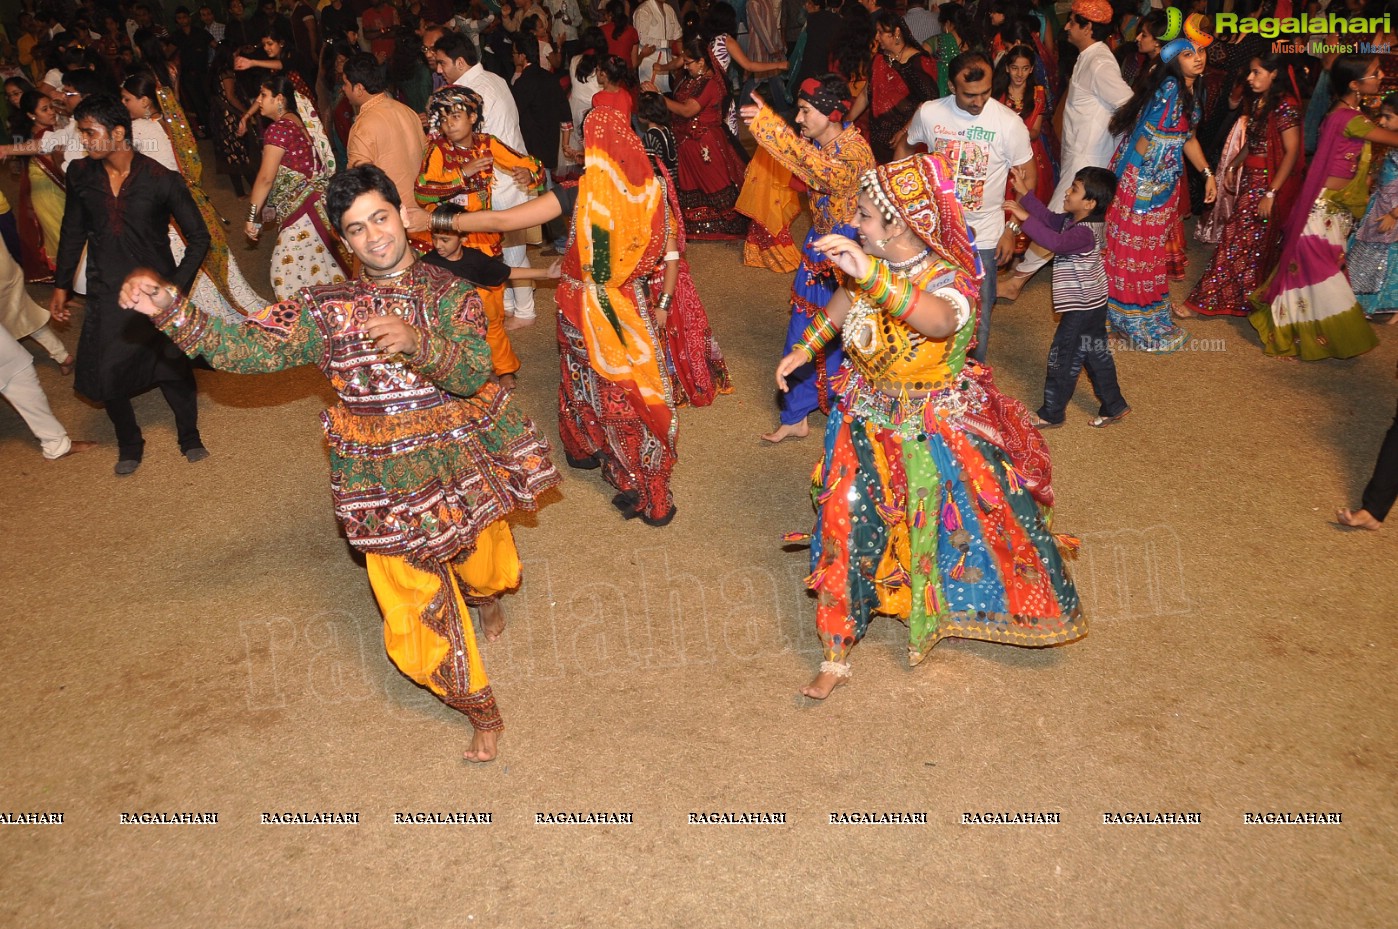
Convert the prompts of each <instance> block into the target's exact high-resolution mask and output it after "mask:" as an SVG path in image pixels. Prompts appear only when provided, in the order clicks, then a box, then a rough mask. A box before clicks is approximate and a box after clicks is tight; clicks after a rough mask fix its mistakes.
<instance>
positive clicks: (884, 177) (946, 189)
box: [860, 155, 984, 307]
mask: <svg viewBox="0 0 1398 929" xmlns="http://www.w3.org/2000/svg"><path fill="white" fill-rule="evenodd" d="M951 178H952V173H951V168H950V167H949V166H948V165H947V162H946V159H944V158H943V157H942V156H941V155H914V156H913V157H911V158H904V159H902V160H901V161H893V162H890V163H888V164H886V165H879V166H878V167H877V168H873V169H872V170H869V171H866V172H864V176H863V178H861V180H860V188H861V189H862V190H863V191H864V192H865V193H867V194H868V195H869V196H870V197H871V198H872V199H873V201H874V203H875V204H876V205H877V206H878V208H879V211H880V212H881V213H883V215H884V219H886V220H889V221H891V220H893V219H901V220H903V222H905V223H907V224H908V228H910V229H911V230H912V231H913V234H914V235H916V236H917V237H918V238H919V239H921V240H922V241H923V242H925V243H927V247H928V248H930V249H932V253H933V254H935V255H936V256H937V257H939V258H941V259H942V260H943V261H945V262H946V263H947V264H949V265H951V266H952V268H953V269H955V271H956V289H957V290H959V291H960V292H961V293H962V294H963V295H964V296H965V297H966V299H967V300H969V301H970V303H971V306H973V307H975V306H979V305H980V281H981V278H982V277H983V276H984V272H983V271H982V269H981V259H980V253H978V252H977V251H976V249H975V246H974V244H973V243H972V239H971V236H972V233H971V230H970V228H969V227H968V226H967V225H966V218H965V215H964V214H963V213H962V212H961V203H960V202H959V201H958V200H957V199H956V185H955V184H954V183H953V182H952V180H951Z"/></svg>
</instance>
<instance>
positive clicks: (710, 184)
mask: <svg viewBox="0 0 1398 929" xmlns="http://www.w3.org/2000/svg"><path fill="white" fill-rule="evenodd" d="M727 99H728V93H727V89H726V88H725V86H724V83H723V78H722V77H721V76H720V75H719V74H718V72H716V71H712V72H710V73H709V74H708V75H707V76H704V77H697V78H696V77H688V76H687V77H686V78H685V79H684V80H683V81H681V82H680V85H679V87H677V88H675V100H676V101H677V102H680V103H683V102H684V101H686V100H697V101H698V102H699V112H698V113H696V114H694V115H693V116H691V117H689V118H688V119H685V118H683V117H676V118H675V119H674V121H673V124H672V125H671V127H670V128H671V129H673V130H674V133H675V141H676V142H677V143H678V144H679V154H680V176H679V177H678V178H677V179H676V180H678V181H679V199H680V206H681V207H683V209H684V223H685V228H686V229H687V230H688V232H689V237H690V238H691V239H741V238H743V237H744V236H746V235H747V232H748V218H747V217H746V216H744V215H743V214H742V213H739V212H738V211H737V210H736V209H735V205H736V204H737V202H738V192H739V188H741V187H742V184H743V174H744V172H745V171H746V170H747V165H745V164H744V163H743V159H742V158H741V157H739V155H738V150H737V148H736V147H735V145H734V144H733V142H732V140H731V139H730V138H729V136H728V134H727V132H726V131H725V130H724V108H725V104H726V101H727Z"/></svg>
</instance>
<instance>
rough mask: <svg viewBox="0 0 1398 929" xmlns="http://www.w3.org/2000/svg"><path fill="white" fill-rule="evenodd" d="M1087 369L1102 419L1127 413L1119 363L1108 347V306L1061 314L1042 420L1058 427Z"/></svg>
mask: <svg viewBox="0 0 1398 929" xmlns="http://www.w3.org/2000/svg"><path fill="white" fill-rule="evenodd" d="M1083 368H1086V369H1087V379H1088V380H1089V381H1091V382H1092V392H1093V393H1095V394H1096V395H1097V402H1098V403H1099V404H1101V406H1100V407H1098V410H1097V415H1098V416H1117V415H1119V414H1121V413H1124V412H1125V411H1126V398H1125V397H1123V396H1122V395H1121V387H1120V386H1119V385H1118V384H1117V382H1116V362H1115V361H1114V360H1112V350H1111V346H1110V345H1108V343H1107V305H1106V304H1105V303H1104V304H1102V305H1101V306H1099V307H1097V308H1096V309H1095V310H1069V311H1068V312H1066V313H1059V314H1058V329H1057V330H1055V331H1054V333H1053V344H1052V345H1051V346H1050V347H1049V355H1048V373H1047V374H1046V375H1045V376H1044V405H1043V406H1041V407H1039V418H1040V419H1042V420H1043V421H1044V422H1046V423H1053V424H1055V425H1057V424H1058V423H1061V422H1063V411H1064V410H1065V409H1066V408H1067V406H1068V401H1069V400H1071V399H1073V390H1074V389H1075V388H1076V387H1077V385H1078V375H1079V374H1080V373H1082V370H1083Z"/></svg>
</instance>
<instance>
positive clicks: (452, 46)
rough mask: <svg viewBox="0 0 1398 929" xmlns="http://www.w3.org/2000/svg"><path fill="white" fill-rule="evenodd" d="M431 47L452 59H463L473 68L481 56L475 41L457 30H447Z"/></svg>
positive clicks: (478, 62)
mask: <svg viewBox="0 0 1398 929" xmlns="http://www.w3.org/2000/svg"><path fill="white" fill-rule="evenodd" d="M432 49H433V51H438V52H441V53H442V54H444V55H446V56H447V57H448V58H450V59H451V60H452V61H455V60H456V59H458V58H461V59H464V60H465V62H466V64H468V65H470V66H471V67H473V68H474V67H475V66H476V65H478V64H480V62H481V56H480V54H479V53H477V52H476V46H475V43H473V42H472V41H471V40H470V39H468V38H466V37H465V36H464V35H462V34H461V33H459V32H448V33H447V34H446V35H444V36H442V37H441V38H440V39H438V40H437V44H436V45H433V46H432Z"/></svg>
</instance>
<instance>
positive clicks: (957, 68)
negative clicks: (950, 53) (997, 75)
mask: <svg viewBox="0 0 1398 929" xmlns="http://www.w3.org/2000/svg"><path fill="white" fill-rule="evenodd" d="M994 70H995V69H994V66H993V65H991V63H990V56H989V55H987V54H986V53H985V52H978V51H969V52H962V53H961V54H960V55H957V56H956V57H955V58H953V59H952V60H951V66H950V67H948V68H947V74H949V75H951V79H952V81H955V80H956V79H957V78H958V77H962V76H963V75H964V76H965V79H966V80H967V81H979V80H981V79H982V78H987V77H990V75H991V72H993V71H994Z"/></svg>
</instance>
